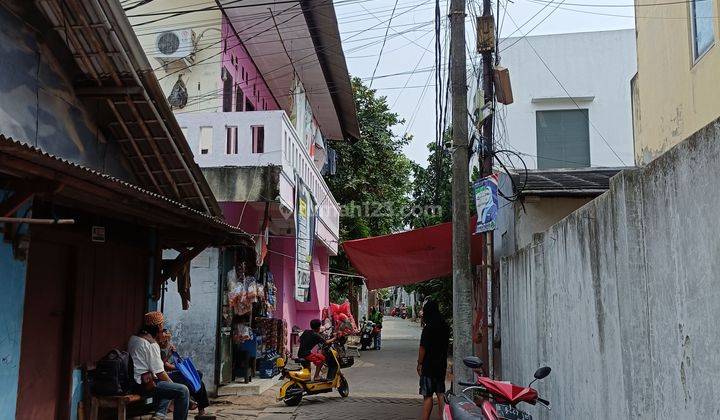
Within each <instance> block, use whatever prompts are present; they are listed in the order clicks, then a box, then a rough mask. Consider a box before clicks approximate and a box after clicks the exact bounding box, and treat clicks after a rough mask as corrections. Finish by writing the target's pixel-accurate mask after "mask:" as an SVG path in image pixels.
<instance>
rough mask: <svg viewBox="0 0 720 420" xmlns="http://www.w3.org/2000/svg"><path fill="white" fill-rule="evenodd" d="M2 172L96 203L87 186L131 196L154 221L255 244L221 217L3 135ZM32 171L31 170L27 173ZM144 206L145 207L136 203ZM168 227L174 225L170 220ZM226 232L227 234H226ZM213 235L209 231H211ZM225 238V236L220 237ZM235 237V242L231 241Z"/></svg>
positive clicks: (0, 146) (222, 240)
mask: <svg viewBox="0 0 720 420" xmlns="http://www.w3.org/2000/svg"><path fill="white" fill-rule="evenodd" d="M0 163H2V165H0V167H1V168H2V170H0V172H8V173H10V174H15V173H16V172H22V174H23V175H25V176H30V177H31V178H32V179H45V180H54V181H56V182H58V183H59V184H61V185H62V186H63V188H62V189H61V190H60V194H62V193H63V191H64V190H65V189H66V188H67V189H75V190H77V191H81V190H82V191H83V192H84V193H85V194H87V195H88V196H92V197H93V201H102V200H103V196H101V195H94V191H95V190H92V191H91V190H89V189H87V188H86V187H87V186H92V187H93V188H100V189H103V190H106V191H109V192H112V193H114V194H119V196H124V197H128V198H129V199H131V200H132V202H133V203H136V204H135V205H136V206H137V207H142V211H143V212H146V213H147V212H148V211H152V212H153V214H152V215H148V216H153V217H154V218H159V219H163V218H166V215H169V214H172V215H174V216H177V217H182V218H189V219H192V220H194V221H195V223H196V224H197V226H196V229H197V230H207V229H208V228H209V229H215V230H217V231H218V232H216V233H218V234H219V235H218V237H217V238H216V239H217V243H218V244H220V243H233V242H235V243H246V244H250V243H252V238H251V236H250V235H248V234H247V233H245V232H243V231H242V230H241V229H239V228H237V227H235V226H231V225H229V224H227V223H226V222H225V221H224V220H222V219H220V218H216V217H213V216H211V215H209V214H207V213H204V212H202V211H199V210H197V209H194V208H192V207H189V206H187V205H185V204H183V203H181V202H178V201H175V200H173V199H171V198H168V197H167V196H165V195H162V194H158V193H155V192H152V191H148V190H146V189H143V188H141V187H139V186H137V185H134V184H131V183H129V182H127V181H123V180H121V179H119V178H116V177H113V176H111V175H108V174H106V173H103V172H100V171H96V170H94V169H90V168H87V167H84V166H81V165H78V164H76V163H73V162H70V161H69V160H66V159H63V158H61V157H58V156H53V155H51V154H49V153H47V152H44V151H42V150H40V149H39V148H36V147H34V146H31V145H29V144H27V143H24V142H20V141H17V140H14V139H12V138H8V137H5V136H3V135H2V134H0ZM26 169H29V170H26ZM139 203H142V206H138V205H137V204H139ZM121 204H126V203H120V202H114V203H103V204H101V205H106V206H120V205H121ZM168 224H171V223H170V222H169V221H168ZM225 232H226V233H225ZM208 234H210V232H208ZM221 236H224V237H221ZM228 238H235V239H236V241H232V240H231V241H228V240H227V239H228Z"/></svg>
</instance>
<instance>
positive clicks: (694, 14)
mask: <svg viewBox="0 0 720 420" xmlns="http://www.w3.org/2000/svg"><path fill="white" fill-rule="evenodd" d="M713 16H714V13H713V0H692V1H691V2H690V18H691V21H692V25H691V29H692V41H693V58H694V59H696V60H697V59H698V58H700V56H701V55H703V54H705V52H706V51H707V50H708V49H710V47H711V46H712V44H713V42H714V41H715V33H714V32H715V28H714V24H713V21H714V19H713Z"/></svg>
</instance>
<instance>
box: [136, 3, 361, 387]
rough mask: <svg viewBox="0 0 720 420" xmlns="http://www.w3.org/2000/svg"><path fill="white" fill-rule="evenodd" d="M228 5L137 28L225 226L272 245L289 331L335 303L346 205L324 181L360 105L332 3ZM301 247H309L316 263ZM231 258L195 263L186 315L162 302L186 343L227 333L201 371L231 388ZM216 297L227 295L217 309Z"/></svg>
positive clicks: (355, 133)
mask: <svg viewBox="0 0 720 420" xmlns="http://www.w3.org/2000/svg"><path fill="white" fill-rule="evenodd" d="M177 1H180V2H183V1H185V0H177ZM230 3H234V2H230V1H229V0H221V1H220V2H219V3H216V2H214V1H208V5H209V6H216V5H217V4H220V5H221V10H219V11H217V10H212V9H214V7H212V8H209V11H208V12H204V14H203V16H202V18H201V17H198V18H197V19H195V20H188V18H187V17H185V16H178V17H168V18H167V19H164V20H163V21H162V22H160V23H162V25H160V24H159V23H158V24H154V26H152V27H151V26H143V25H139V27H140V28H141V29H138V30H139V31H142V33H139V34H138V36H140V37H141V39H143V37H144V36H147V37H148V38H147V43H148V45H147V46H146V47H145V48H146V52H147V54H148V55H149V56H151V57H154V58H155V59H156V61H157V62H158V63H161V64H162V66H161V67H162V69H159V70H157V71H156V73H157V75H158V78H159V79H160V80H161V83H162V84H163V89H164V90H165V91H166V94H167V95H168V97H169V101H170V104H171V105H172V106H173V108H174V110H175V113H176V116H177V119H178V122H179V124H180V126H181V128H182V129H183V133H184V134H185V137H186V138H187V141H188V143H189V145H190V147H191V149H192V151H193V154H194V157H195V161H196V162H197V163H198V164H199V166H200V167H201V168H202V170H203V174H204V175H205V177H206V179H207V181H208V184H209V185H210V187H211V189H212V190H213V193H214V195H215V197H216V198H217V200H218V202H219V203H220V206H221V208H222V210H223V214H224V216H225V219H226V221H227V222H228V223H230V224H232V225H234V226H239V227H241V228H242V229H243V230H244V231H246V232H248V233H250V234H252V235H254V237H255V238H256V240H257V241H263V238H265V240H266V244H267V248H266V249H267V254H266V258H265V261H264V263H265V264H264V267H265V268H264V270H269V271H270V273H272V276H273V278H274V284H275V286H276V288H277V295H276V301H277V304H276V307H275V310H274V311H273V312H272V314H271V316H272V317H274V318H282V319H283V320H285V321H286V322H287V326H288V335H289V332H290V331H291V330H292V327H293V326H298V327H300V328H301V329H305V328H307V327H308V325H309V322H310V320H311V319H313V318H319V317H320V316H321V311H322V309H323V308H325V307H327V306H328V304H329V259H330V256H332V255H336V254H337V252H338V243H339V239H340V238H339V228H340V226H339V220H340V206H339V204H338V203H337V202H336V201H335V198H334V197H333V196H332V193H331V191H330V190H329V188H328V186H327V185H326V184H325V181H324V179H323V175H322V174H323V173H324V172H323V170H327V169H328V168H329V167H332V168H334V162H332V161H331V160H332V159H331V158H332V155H333V153H332V151H331V148H330V147H329V144H330V143H329V141H356V140H357V139H358V138H359V128H358V121H357V116H356V113H355V103H354V99H353V96H352V88H351V85H350V77H349V75H348V72H347V67H346V63H345V59H344V54H343V51H342V45H341V44H340V42H339V39H340V35H339V31H338V26H337V20H336V16H335V10H334V6H333V4H332V2H315V1H310V0H302V1H300V2H298V3H282V4H275V5H272V6H270V8H268V5H267V2H266V1H262V0H243V2H242V7H231V4H230ZM171 4H172V5H173V6H174V7H179V6H178V5H177V4H176V2H175V0H174V1H171V0H156V1H154V2H152V3H149V4H148V6H150V7H151V8H156V9H158V10H162V9H163V7H165V8H167V7H169V6H170V5H171ZM253 4H257V6H255V7H253V6H252V5H253ZM198 6H200V5H198V4H197V0H194V4H193V7H194V8H197V7H198ZM222 6H225V7H222ZM141 23H143V22H141ZM153 39H154V42H153ZM183 48H185V49H183ZM329 157H330V159H329ZM299 214H300V215H307V216H306V217H298V215H299ZM265 228H267V229H265ZM303 232H309V233H307V234H305V233H303ZM303 235H305V236H303ZM308 236H312V238H310V237H308ZM309 239H312V240H311V241H309ZM305 245H311V246H305ZM303 249H311V250H312V253H311V259H310V260H309V261H307V258H306V257H307V254H308V253H307V252H303ZM226 251H227V250H217V251H216V252H215V253H214V254H212V255H209V256H203V258H204V259H206V260H207V261H209V262H208V264H207V265H205V263H204V262H203V263H202V264H198V266H197V268H193V272H192V273H191V276H192V278H193V289H194V290H199V293H198V295H199V296H200V297H199V298H198V299H196V300H195V301H193V304H192V305H191V308H190V309H189V310H188V311H180V310H179V309H177V305H176V303H173V302H170V301H168V303H167V305H166V306H165V310H166V312H168V311H169V318H171V319H176V320H177V321H176V324H175V325H171V327H172V328H173V331H174V332H177V333H178V334H179V337H180V338H179V339H183V340H185V343H186V344H187V346H188V347H197V348H202V347H203V345H205V346H206V345H207V337H205V336H204V335H202V334H196V333H195V332H194V331H195V330H197V329H202V328H208V327H207V326H214V328H216V329H217V330H218V332H217V337H218V339H217V346H219V347H220V351H219V352H217V354H220V356H219V360H217V359H215V353H214V352H211V351H209V350H208V351H207V352H206V353H207V354H200V353H199V351H200V350H198V353H195V354H193V356H194V359H195V360H196V363H198V360H200V362H199V364H200V365H202V366H201V368H202V369H204V370H206V371H215V372H216V375H217V376H216V378H215V383H216V384H223V383H225V382H227V381H228V375H227V373H226V369H225V368H224V367H223V365H224V363H225V359H226V357H227V348H229V347H230V345H229V344H226V341H227V340H229V338H228V333H227V325H225V326H223V325H222V322H221V321H222V320H221V321H218V319H220V318H222V317H220V316H216V317H215V318H213V312H214V313H215V314H217V313H224V312H223V311H225V310H226V308H225V307H227V303H223V302H224V301H223V299H224V293H225V292H226V290H224V288H225V287H226V285H225V284H224V283H225V278H226V275H227V272H228V270H229V269H230V268H231V266H232V256H231V255H230V254H232V253H231V252H226ZM203 261H205V260H203ZM296 261H300V263H297V264H296ZM213 266H216V267H219V270H220V275H219V276H218V274H217V271H215V272H213V270H212V267H213ZM208 268H210V269H208ZM213 276H216V277H213ZM216 278H217V279H219V280H220V281H219V284H218V281H217V280H215V279H216ZM196 284H199V286H197V289H196ZM213 294H219V295H220V299H216V301H215V303H213V301H212V296H213ZM298 294H299V295H301V298H300V299H298V298H297V296H296V295H298ZM173 299H175V298H174V297H172V298H170V300H173ZM199 299H204V300H202V301H201V303H198V300H199ZM218 302H220V303H218ZM212 305H215V306H214V309H213V310H212V311H208V310H205V309H206V308H207V307H208V306H212ZM218 305H225V307H220V306H218ZM198 306H202V308H198ZM171 322H172V321H171ZM224 328H225V329H224ZM223 331H224V332H223ZM205 359H208V360H207V361H206V360H205ZM210 364H214V366H213V367H211V366H207V365H210Z"/></svg>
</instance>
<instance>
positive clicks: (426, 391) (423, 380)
mask: <svg viewBox="0 0 720 420" xmlns="http://www.w3.org/2000/svg"><path fill="white" fill-rule="evenodd" d="M444 393H445V378H432V377H429V376H421V377H420V395H422V396H423V397H426V398H427V397H432V396H433V394H444Z"/></svg>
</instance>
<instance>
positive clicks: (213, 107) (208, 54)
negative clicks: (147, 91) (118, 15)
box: [127, 0, 223, 112]
mask: <svg viewBox="0 0 720 420" xmlns="http://www.w3.org/2000/svg"><path fill="white" fill-rule="evenodd" d="M206 7H210V8H214V10H213V9H210V10H206V11H202V12H193V13H183V14H180V15H178V16H172V17H168V15H162V16H160V18H162V20H160V21H158V22H152V21H154V20H157V19H158V16H143V17H132V16H133V15H135V14H148V13H150V14H152V13H160V12H166V11H169V10H197V9H203V8H206ZM216 7H217V4H216V3H215V1H213V0H156V1H153V2H149V3H148V4H144V5H143V6H142V7H138V8H137V9H135V10H132V11H129V12H128V13H127V14H128V16H129V19H130V23H131V24H133V25H138V24H142V25H141V26H135V34H136V35H137V37H138V39H139V40H140V43H141V45H142V47H143V50H145V54H146V55H147V56H148V58H149V60H150V64H151V65H152V66H154V68H155V69H156V70H155V75H156V76H157V78H158V80H160V85H161V86H162V89H163V92H165V95H166V96H167V95H169V94H170V92H171V91H172V88H173V86H174V85H175V83H176V82H177V80H178V77H182V81H183V82H184V83H185V86H186V87H187V90H188V104H187V106H186V107H185V108H183V109H180V110H176V112H198V111H218V110H219V111H221V110H222V81H221V80H220V69H221V68H222V65H221V61H222V47H223V43H222V38H221V31H222V12H221V11H220V10H217V9H216ZM146 22H148V23H146ZM182 29H192V30H193V31H194V32H195V36H196V42H197V52H196V53H195V65H193V66H192V67H190V68H182V67H179V66H177V65H175V66H172V67H168V68H167V69H165V68H163V67H162V65H161V63H160V62H159V61H157V60H156V59H155V58H154V57H155V56H157V55H158V53H159V50H158V48H157V46H156V40H157V37H158V35H159V34H160V33H162V32H164V31H172V30H182Z"/></svg>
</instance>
